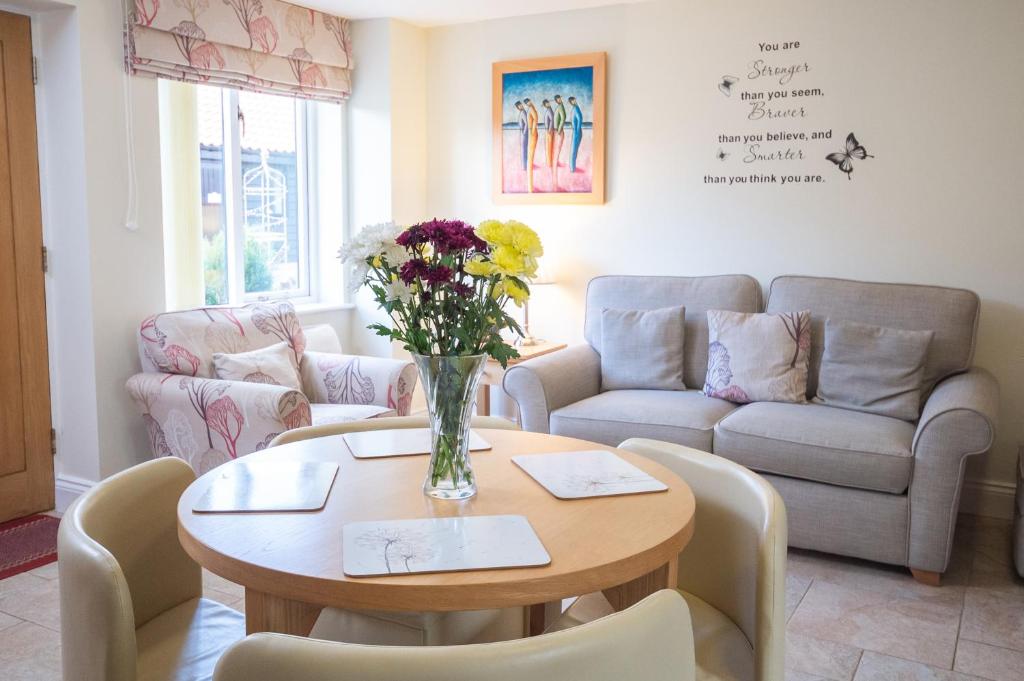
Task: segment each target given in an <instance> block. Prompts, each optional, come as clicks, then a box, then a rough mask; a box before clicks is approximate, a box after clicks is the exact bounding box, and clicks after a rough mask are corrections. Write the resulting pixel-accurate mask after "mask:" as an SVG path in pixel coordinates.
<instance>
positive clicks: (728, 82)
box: [718, 76, 740, 97]
mask: <svg viewBox="0 0 1024 681" xmlns="http://www.w3.org/2000/svg"><path fill="white" fill-rule="evenodd" d="M738 82H740V79H739V78H737V77H736V76H722V82H721V83H719V84H718V89H719V90H720V91H721V92H722V94H723V95H725V96H726V97H732V86H733V85H735V84H736V83H738Z"/></svg>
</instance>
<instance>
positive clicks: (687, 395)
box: [551, 390, 736, 452]
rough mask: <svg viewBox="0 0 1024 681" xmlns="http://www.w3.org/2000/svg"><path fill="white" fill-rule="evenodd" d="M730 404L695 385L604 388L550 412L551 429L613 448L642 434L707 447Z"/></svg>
mask: <svg viewBox="0 0 1024 681" xmlns="http://www.w3.org/2000/svg"><path fill="white" fill-rule="evenodd" d="M734 409H736V405H735V404H732V403H730V402H726V401H725V400H719V399H715V398H713V397H705V396H704V395H703V394H702V393H701V392H700V391H699V390H609V391H608V392H604V393H601V394H599V395H595V396H593V397H588V398H587V399H585V400H580V401H579V402H576V403H574V404H570V405H569V406H567V407H563V408H561V409H557V410H555V411H553V412H551V432H552V434H554V435H566V436H568V437H577V438H580V439H582V440H590V441H592V442H600V443H602V444H606V445H611V446H613V447H615V446H618V445H619V443H621V442H622V441H623V440H628V439H629V438H631V437H647V438H652V439H655V440H664V441H666V442H674V443H676V444H681V445H686V446H687V447H693V448H695V449H700V450H703V451H705V452H710V451H711V441H712V438H713V436H714V428H715V424H716V423H718V421H719V420H721V419H722V417H724V416H725V415H726V414H728V413H730V412H731V411H733V410H734Z"/></svg>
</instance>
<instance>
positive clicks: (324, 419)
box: [309, 404, 398, 426]
mask: <svg viewBox="0 0 1024 681" xmlns="http://www.w3.org/2000/svg"><path fill="white" fill-rule="evenodd" d="M309 411H310V413H311V415H312V419H313V425H314V426H323V425H327V424H328V423H347V422H349V421H361V420H362V419H373V418H377V417H379V416H397V415H398V413H397V412H396V411H395V410H394V409H388V408H387V407H379V406H377V405H375V404H311V405H309Z"/></svg>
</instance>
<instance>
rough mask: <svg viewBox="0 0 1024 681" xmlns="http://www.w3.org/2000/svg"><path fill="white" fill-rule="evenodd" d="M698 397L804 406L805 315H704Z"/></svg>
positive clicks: (808, 332) (807, 330)
mask: <svg viewBox="0 0 1024 681" xmlns="http://www.w3.org/2000/svg"><path fill="white" fill-rule="evenodd" d="M708 343H709V344H708V374H707V378H706V379H705V381H704V394H705V395H707V396H708V397H718V398H720V399H723V400H729V401H730V402H738V403H740V404H744V403H747V402H806V401H807V362H808V357H809V354H810V353H809V350H810V347H811V313H810V312H809V311H808V310H803V311H801V312H786V313H779V314H750V313H745V312H729V311H726V310H708Z"/></svg>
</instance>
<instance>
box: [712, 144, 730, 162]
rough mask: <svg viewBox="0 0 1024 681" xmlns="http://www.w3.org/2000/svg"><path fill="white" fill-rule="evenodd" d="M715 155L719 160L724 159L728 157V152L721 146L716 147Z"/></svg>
mask: <svg viewBox="0 0 1024 681" xmlns="http://www.w3.org/2000/svg"><path fill="white" fill-rule="evenodd" d="M715 156H716V157H718V160H719V161H724V160H725V159H727V158H729V152H728V151H726V150H725V149H723V148H722V147H718V153H717V154H715Z"/></svg>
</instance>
